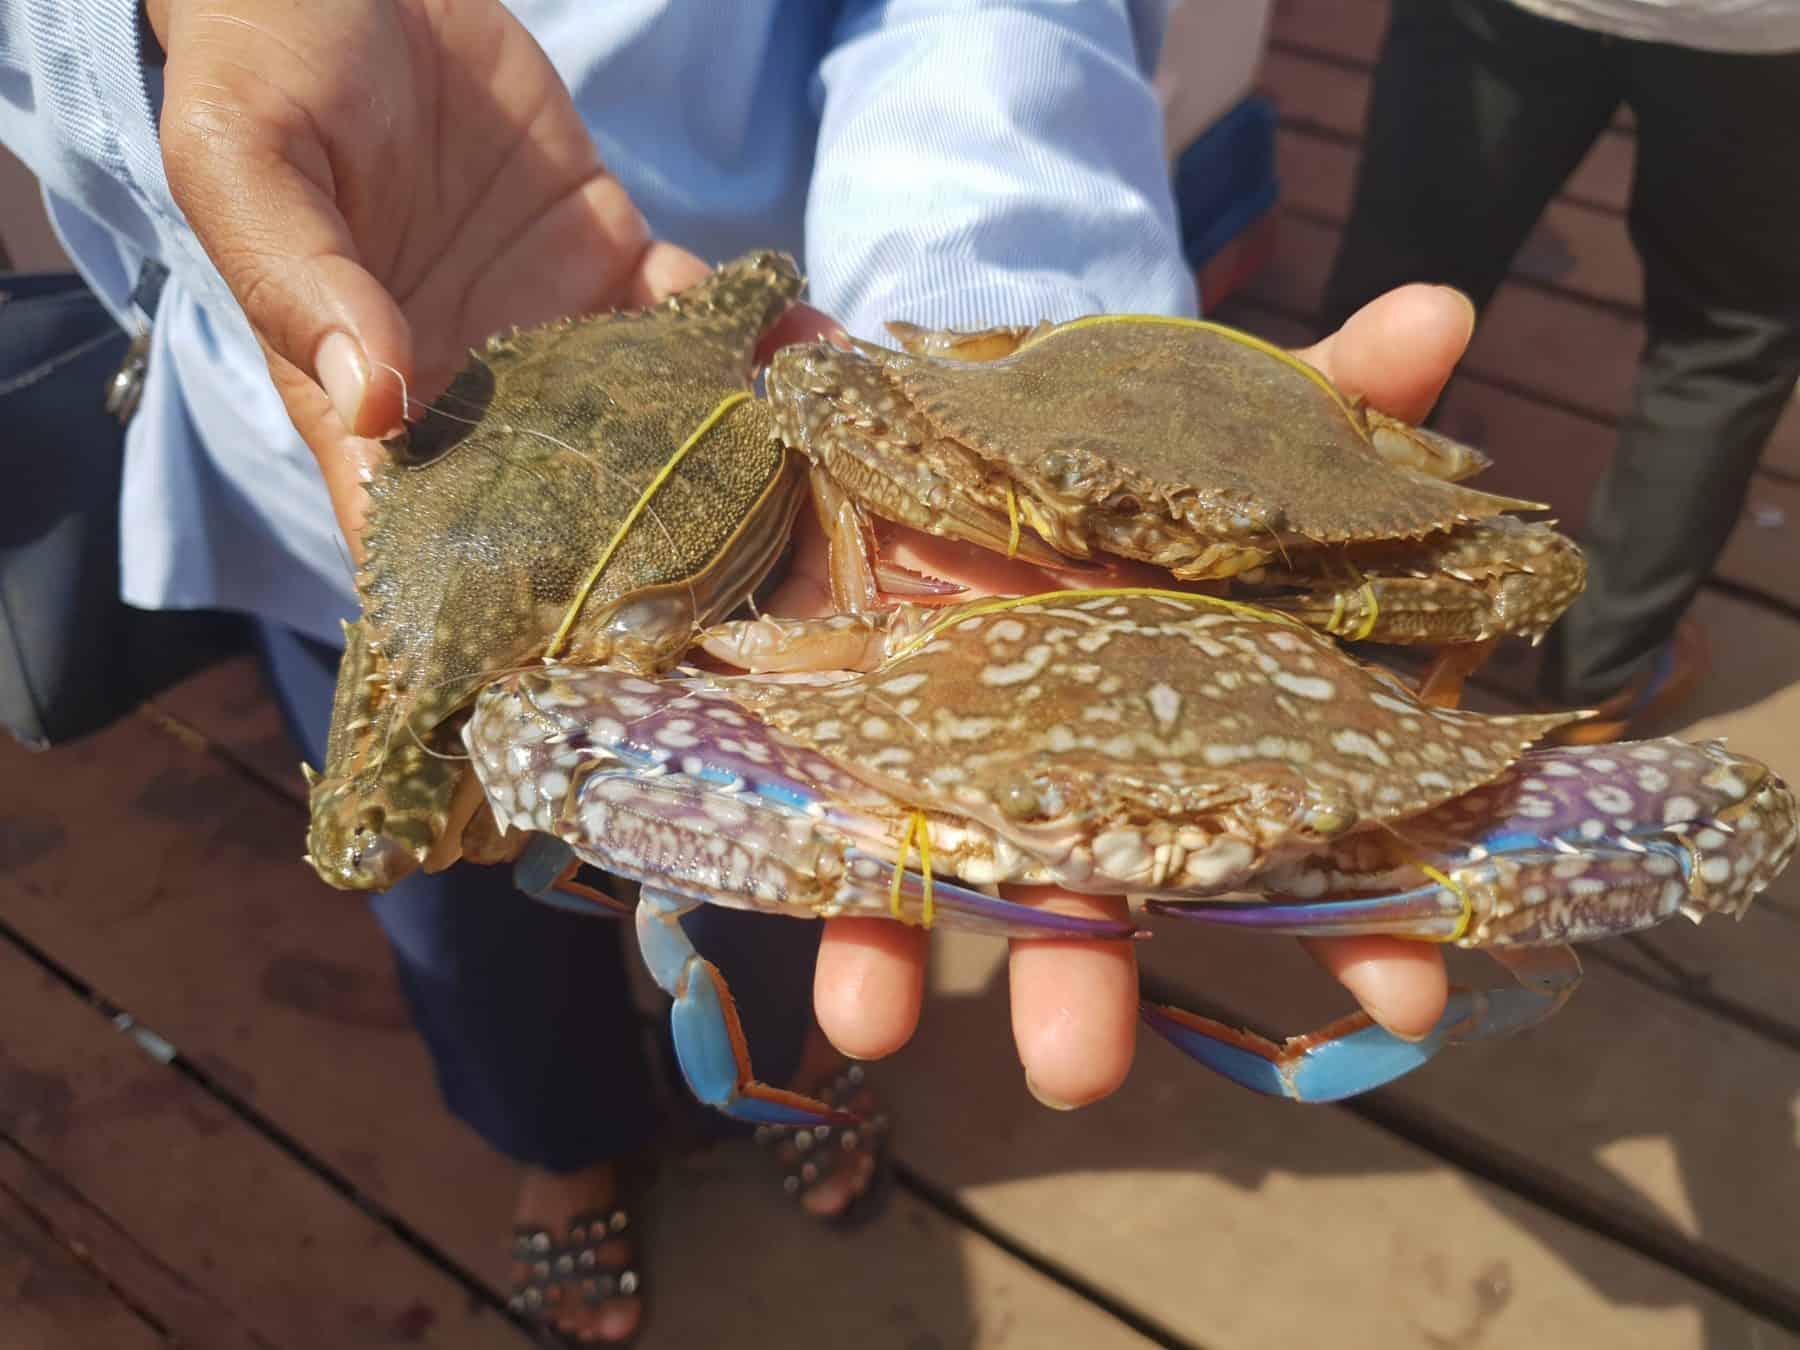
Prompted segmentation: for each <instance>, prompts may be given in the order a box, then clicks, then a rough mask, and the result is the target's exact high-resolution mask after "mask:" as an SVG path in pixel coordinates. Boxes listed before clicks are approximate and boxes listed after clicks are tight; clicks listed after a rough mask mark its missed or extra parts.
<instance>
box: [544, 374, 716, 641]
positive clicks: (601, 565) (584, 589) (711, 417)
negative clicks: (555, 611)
mask: <svg viewBox="0 0 1800 1350" xmlns="http://www.w3.org/2000/svg"><path fill="white" fill-rule="evenodd" d="M749 397H750V393H749V391H748V390H739V391H738V392H737V393H735V394H727V395H726V396H725V397H724V398H723V399H721V400H720V401H719V404H718V406H717V407H716V408H714V409H713V410H712V411H711V412H710V413H708V414H707V415H706V417H705V419H704V420H702V421H701V423H700V425H699V426H697V427H695V428H694V433H693V435H691V436H689V437H688V438H687V439H686V440H685V441H683V442H682V443H681V446H680V448H679V449H677V450H676V451H675V453H674V454H672V455H670V456H669V458H668V459H667V460H666V461H665V462H664V463H663V466H662V468H660V469H658V470H657V471H656V477H654V478H652V479H651V480H650V483H649V485H648V486H647V487H645V489H644V490H643V492H642V493H640V494H639V496H638V499H637V500H636V501H635V502H633V503H632V505H631V510H629V511H627V512H626V513H625V519H624V520H623V521H621V522H620V523H619V528H618V529H617V530H616V531H614V533H613V537H612V538H611V539H609V540H607V541H606V547H605V548H603V549H602V550H601V551H600V559H599V561H598V562H596V563H595V564H594V566H593V569H592V570H591V571H589V572H588V574H587V576H586V577H585V578H583V580H582V583H581V588H580V589H579V590H577V591H576V592H575V599H574V600H573V601H571V602H570V604H569V608H568V612H567V613H565V614H564V615H563V620H562V623H560V624H558V625H557V629H556V634H555V636H553V637H552V638H551V639H550V645H549V646H548V647H546V648H545V649H544V659H545V660H546V661H554V660H555V659H556V658H557V657H558V656H561V655H562V651H563V647H564V646H565V645H566V644H567V643H568V640H569V631H570V630H571V629H572V628H574V627H575V616H576V615H578V614H580V613H581V607H582V606H583V605H585V604H586V603H587V602H588V596H590V595H592V594H593V591H594V587H595V586H597V585H599V584H600V576H601V574H602V573H603V572H605V571H606V565H607V564H608V563H610V562H611V561H612V559H613V554H615V553H617V552H618V551H619V546H620V545H621V544H623V543H624V542H625V536H626V535H628V534H630V533H631V527H632V526H633V525H635V524H637V518H638V517H639V516H641V515H643V514H644V511H645V510H646V508H648V507H649V505H650V499H651V498H652V497H654V496H656V494H657V491H658V489H660V488H661V487H662V485H663V484H664V483H666V482H668V481H669V476H670V475H671V474H673V473H674V472H675V466H676V465H678V464H680V463H681V461H682V460H683V459H685V458H686V457H687V453H688V451H690V450H692V449H693V448H694V447H695V446H696V445H698V444H700V440H701V438H702V437H703V436H705V435H706V433H707V432H709V431H711V430H712V429H713V428H714V427H716V426H717V425H718V424H719V420H720V419H721V418H723V417H724V416H725V414H726V413H728V412H730V411H731V410H732V409H733V408H735V407H736V406H737V405H738V404H740V403H742V402H743V401H744V400H745V399H747V398H749Z"/></svg>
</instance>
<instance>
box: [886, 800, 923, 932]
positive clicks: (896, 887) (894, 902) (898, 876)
mask: <svg viewBox="0 0 1800 1350" xmlns="http://www.w3.org/2000/svg"><path fill="white" fill-rule="evenodd" d="M915 841H916V842H917V843H918V846H919V874H920V877H921V879H922V881H923V884H924V897H923V899H922V900H921V901H920V906H919V926H920V927H922V928H927V929H928V928H930V927H931V920H932V917H933V913H934V903H933V900H932V894H931V826H930V824H929V823H928V822H927V821H926V819H925V813H924V812H923V811H914V812H913V813H912V814H911V815H910V816H908V817H907V818H906V829H905V830H903V831H902V832H901V834H900V860H899V862H898V863H896V864H895V867H894V879H893V880H892V881H891V882H889V883H888V909H889V910H891V911H892V912H893V915H894V917H895V918H896V919H898V920H900V921H901V922H902V923H905V922H906V913H905V911H904V910H903V909H902V908H901V905H900V883H901V882H902V881H903V880H904V879H905V876H906V860H907V859H908V858H910V857H911V856H912V851H913V844H914V842H915Z"/></svg>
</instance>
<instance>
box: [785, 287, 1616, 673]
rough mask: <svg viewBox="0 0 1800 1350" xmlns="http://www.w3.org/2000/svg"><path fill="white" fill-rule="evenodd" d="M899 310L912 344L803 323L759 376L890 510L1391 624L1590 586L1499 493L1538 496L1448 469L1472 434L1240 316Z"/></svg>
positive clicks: (1535, 604)
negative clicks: (945, 321) (1394, 408)
mask: <svg viewBox="0 0 1800 1350" xmlns="http://www.w3.org/2000/svg"><path fill="white" fill-rule="evenodd" d="M889 328H890V331H892V332H893V333H894V334H895V335H896V337H897V338H898V339H899V340H900V341H901V343H902V345H903V347H904V348H905V350H903V351H894V350H890V349H888V348H885V347H881V346H877V345H875V344H873V343H868V342H857V343H855V344H854V350H850V351H846V350H844V349H842V348H840V347H836V346H832V345H830V344H824V343H819V344H809V345H799V346H792V347H788V348H786V349H784V350H783V351H781V352H779V353H778V354H777V355H776V356H775V358H774V360H773V362H772V364H771V367H770V371H769V376H768V388H769V394H770V398H771V400H772V402H773V403H774V406H775V414H776V420H777V423H778V425H779V426H780V428H781V432H782V435H783V436H784V437H785V438H786V439H787V441H788V442H789V443H790V444H792V445H795V446H798V447H800V448H802V449H804V450H805V451H806V452H807V454H808V456H809V457H810V458H811V460H812V462H813V464H814V465H815V468H816V470H817V472H816V473H815V480H818V479H821V478H822V479H824V480H826V487H825V489H824V490H825V491H832V490H836V491H838V492H840V493H847V494H848V495H849V496H850V497H851V498H853V499H854V500H855V502H857V503H859V504H860V505H861V506H863V507H866V508H867V509H869V510H871V511H873V512H874V513H875V514H877V515H879V516H882V517H885V518H888V519H891V520H895V521H899V522H901V523H903V524H906V525H910V526H913V527H915V528H917V529H922V530H927V531H930V532H932V533H935V534H940V535H945V536H949V537H953V538H959V539H964V540H968V541H970V542H973V543H976V544H980V545H982V546H984V547H986V548H989V549H994V550H999V551H1003V552H1006V553H1009V554H1017V555H1020V556H1023V557H1025V558H1027V559H1028V560H1030V561H1034V562H1040V563H1047V564H1054V563H1055V562H1056V561H1057V560H1058V559H1059V558H1075V559H1091V558H1094V557H1096V556H1099V555H1114V556H1118V557H1124V558H1130V559H1137V560H1140V561H1143V562H1147V563H1151V564H1155V565H1156V566H1159V567H1163V568H1166V569H1168V570H1169V571H1170V572H1172V573H1173V574H1174V575H1175V576H1176V577H1179V578H1182V579H1187V580H1225V579H1231V580H1233V581H1234V583H1235V589H1236V590H1237V591H1239V592H1243V593H1248V594H1251V595H1254V596H1255V597H1256V598H1257V601H1258V603H1259V604H1262V605H1264V606H1266V607H1269V608H1274V609H1282V610H1288V611H1290V612H1292V613H1294V614H1295V615H1297V616H1298V617H1300V618H1301V619H1303V620H1304V621H1306V622H1307V623H1309V624H1312V625H1314V626H1316V627H1319V628H1322V629H1324V630H1325V631H1327V632H1331V633H1334V634H1337V635H1340V636H1345V637H1355V638H1363V639H1370V640H1374V641H1378V642H1403V643H1412V642H1432V643H1481V642H1486V641H1488V640H1490V639H1494V638H1497V637H1500V636H1505V635H1513V634H1517V635H1522V636H1525V637H1529V638H1532V639H1536V638H1538V637H1541V636H1542V634H1543V633H1544V632H1545V630H1546V629H1548V627H1549V626H1550V624H1551V623H1552V622H1554V621H1555V619H1556V617H1557V616H1558V615H1559V614H1560V613H1561V612H1562V611H1563V609H1564V608H1566V607H1567V605H1568V604H1569V602H1570V601H1571V600H1573V599H1574V597H1575V596H1576V595H1577V594H1578V593H1579V592H1580V590H1581V587H1582V584H1583V580H1584V575H1585V572H1584V567H1583V563H1582V560H1581V555H1580V553H1579V552H1578V551H1577V549H1576V548H1575V546H1574V544H1572V543H1571V542H1570V541H1569V540H1568V539H1566V538H1564V537H1563V536H1562V535H1560V534H1558V533H1556V532H1555V531H1554V530H1553V529H1551V528H1550V527H1549V526H1548V525H1544V524H1538V523H1527V522H1525V521H1522V520H1520V519H1518V518H1517V517H1515V516H1513V515H1510V514H1508V513H1510V512H1513V511H1518V510H1542V509H1543V508H1542V507H1541V506H1540V505H1538V504H1537V503H1533V502H1526V501H1520V500H1516V499H1513V498H1508V497H1499V496H1495V495H1493V494H1490V493H1485V492H1480V491H1476V490H1474V489H1472V488H1467V487H1464V486H1462V485H1460V483H1458V482H1456V481H1455V480H1457V479H1460V478H1463V477H1466V476H1468V475H1470V474H1472V473H1475V472H1477V471H1479V470H1480V469H1481V468H1483V467H1485V466H1486V465H1487V463H1488V462H1489V461H1488V460H1487V458H1486V457H1485V456H1483V455H1482V454H1481V453H1480V452H1479V451H1476V450H1473V449H1471V448H1469V447H1467V446H1464V445H1461V444H1459V443H1457V442H1455V441H1453V440H1450V439H1449V438H1447V437H1445V436H1441V435H1439V434H1437V433H1435V432H1432V431H1429V430H1426V429H1424V428H1421V427H1415V426H1411V425H1409V424H1407V423H1405V422H1402V421H1399V420H1397V419H1395V418H1392V417H1388V416H1386V415H1385V414H1383V413H1380V412H1378V411H1376V410H1375V409H1373V408H1370V407H1368V406H1366V405H1365V404H1364V403H1362V402H1361V401H1360V400H1358V399H1353V398H1350V397H1347V396H1346V395H1344V394H1343V393H1342V392H1341V391H1340V390H1339V389H1338V388H1337V387H1336V386H1335V385H1333V384H1332V383H1331V381H1330V380H1328V379H1326V377H1325V376H1324V375H1322V374H1321V373H1320V372H1319V371H1317V370H1315V369H1314V368H1313V367H1312V366H1310V365H1308V364H1307V363H1306V362H1304V361H1302V360H1300V359H1299V358H1298V357H1295V356H1293V355H1291V354H1290V353H1288V352H1285V351H1282V350H1281V349H1279V348H1277V347H1274V346H1271V345H1270V344H1268V343H1266V342H1263V341H1262V340H1260V339H1258V338H1254V337H1252V336H1250V335H1248V334H1246V333H1242V332H1239V331H1237V330H1235V329H1231V328H1227V327H1224V326H1222V325H1219V324H1215V323H1208V322H1203V321H1197V320H1185V319H1172V318H1163V317H1158V316H1146V315H1091V316H1088V317H1086V318H1081V319H1075V320H1073V321H1071V322H1068V323H1062V324H1056V325H1050V324H1039V325H1038V326H1037V327H1035V328H1030V329H1023V328H995V329H990V330H986V331H984V332H978V333H930V332H926V331H924V330H921V329H918V328H915V327H913V326H911V325H907V324H890V325H889ZM840 510H841V508H840ZM837 523H838V525H839V530H838V537H837V538H835V539H834V576H835V577H837V578H839V582H840V584H839V587H838V590H839V595H838V599H839V607H840V608H845V609H853V608H867V607H869V602H870V597H869V596H868V595H867V594H866V593H865V594H861V595H859V594H857V593H856V592H857V589H858V581H857V577H856V570H855V568H854V566H853V565H850V566H844V567H837V566H835V565H836V564H837V559H838V555H842V554H849V553H854V552H855V551H856V541H855V540H854V538H853V537H851V536H850V530H849V528H848V526H847V525H846V524H844V523H843V522H842V521H839V522H837ZM865 590H866V588H865Z"/></svg>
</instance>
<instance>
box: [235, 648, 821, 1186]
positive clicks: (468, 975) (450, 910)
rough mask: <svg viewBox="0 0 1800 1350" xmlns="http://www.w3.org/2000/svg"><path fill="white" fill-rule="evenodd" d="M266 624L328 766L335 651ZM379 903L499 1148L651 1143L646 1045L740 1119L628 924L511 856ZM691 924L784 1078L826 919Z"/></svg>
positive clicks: (283, 695)
mask: <svg viewBox="0 0 1800 1350" xmlns="http://www.w3.org/2000/svg"><path fill="white" fill-rule="evenodd" d="M258 627H259V638H260V645H261V648H262V654H263V657H264V661H265V665H266V667H267V670H268V673H269V676H270V679H271V681H272V682H273V684H274V687H275V691H276V695H277V698H278V700H279V702H280V704H281V707H282V712H283V715H284V716H285V717H286V719H287V722H288V728H289V731H290V733H291V734H292V735H293V737H294V739H295V741H296V742H297V743H298V744H299V745H300V746H301V748H302V749H303V751H304V753H305V755H306V758H307V762H309V763H311V764H314V765H317V764H320V763H322V762H323V755H324V746H325V729H326V724H327V722H328V720H329V718H330V715H331V692H332V686H333V683H334V681H335V679H336V675H337V661H338V649H336V648H334V647H330V646H327V645H325V644H324V643H320V642H315V641H313V640H311V639H309V638H305V637H302V636H300V635H298V634H296V633H294V632H293V631H292V630H290V629H287V628H282V627H277V626H275V625H271V624H260V625H259V626H258ZM369 904H370V907H371V908H372V909H373V911H374V914H375V918H376V919H377V921H378V922H379V923H380V924H381V927H382V929H383V930H384V931H385V932H386V934H387V938H388V943H389V945H390V947H391V948H392V951H393V957H394V965H395V967H396V969H397V970H398V972H399V977H400V985H401V988H402V989H403V990H404V991H405V994H406V998H407V1000H408V1002H409V1003H410V1004H411V1006H412V1013H413V1020H414V1022H415V1023H416V1025H417V1026H418V1028H419V1031H420V1033H421V1034H422V1035H423V1036H424V1038H425V1043H426V1046H427V1047H428V1048H429V1050H430V1052H431V1058H432V1062H433V1064H434V1066H435V1068H436V1070H437V1079H438V1086H439V1089H440V1091H442V1093H443V1095H444V1099H445V1102H446V1103H447V1104H448V1105H449V1107H450V1109H451V1111H452V1112H454V1113H455V1114H456V1115H457V1116H458V1117H459V1118H461V1119H462V1120H463V1121H464V1122H465V1123H466V1124H468V1125H469V1126H470V1127H471V1128H472V1129H474V1130H475V1131H476V1133H478V1134H480V1135H481V1136H482V1138H484V1139H485V1140H486V1141H487V1142H488V1143H489V1144H490V1145H491V1146H492V1147H493V1148H495V1149H497V1150H499V1151H500V1152H501V1153H503V1154H506V1155H507V1156H509V1157H511V1158H514V1159H516V1160H517V1161H519V1162H522V1163H526V1164H529V1165H531V1166H535V1167H542V1168H547V1169H549V1170H551V1171H573V1170H575V1169H577V1168H580V1167H584V1166H587V1165H590V1164H592V1163H596V1162H600V1161H603V1160H605V1159H608V1158H615V1157H620V1156H622V1155H624V1154H627V1153H631V1152H634V1151H636V1150H638V1149H640V1148H642V1147H644V1146H645V1145H646V1144H647V1143H649V1141H650V1139H651V1136H652V1135H653V1133H654V1132H655V1130H656V1128H657V1126H658V1124H659V1113H658V1108H657V1104H656V1095H655V1092H654V1090H653V1088H654V1084H655V1081H656V1078H657V1076H658V1075H657V1074H654V1073H653V1072H652V1057H653V1056H661V1057H662V1059H663V1064H664V1068H665V1069H666V1070H667V1073H666V1074H665V1075H664V1076H665V1077H666V1078H667V1081H669V1082H671V1083H672V1084H673V1085H674V1091H675V1095H676V1099H677V1104H678V1106H679V1107H681V1108H683V1109H691V1110H692V1111H693V1113H694V1123H695V1124H696V1126H697V1127H698V1128H699V1129H700V1131H701V1132H703V1133H707V1134H724V1133H731V1132H734V1131H735V1127H734V1126H732V1125H731V1124H730V1123H729V1122H727V1121H726V1120H725V1118H724V1117H723V1116H720V1115H718V1114H717V1113H715V1112H712V1111H708V1110H703V1109H702V1108H699V1107H698V1106H696V1105H694V1104H693V1103H692V1101H691V1099H690V1098H689V1097H688V1096H687V1092H686V1088H685V1086H683V1085H682V1083H681V1080H680V1077H679V1075H677V1074H675V1072H674V1070H673V1062H672V1059H670V1058H669V1055H668V1042H667V1036H666V1030H665V1028H666V1022H665V1020H663V1019H659V1020H658V1022H657V1023H656V1024H654V1025H652V1026H649V1027H646V1026H645V1024H644V1019H643V1018H641V1017H640V1016H639V1015H638V1013H637V1011H636V1009H635V1008H634V1006H633V1004H632V1001H631V998H630V993H629V988H628V986H627V984H626V973H625V966H624V964H623V963H624V962H625V961H626V960H636V959H637V952H636V950H635V949H636V942H635V940H634V939H633V938H632V934H631V927H630V925H629V924H626V923H620V922H618V921H616V920H612V919H606V918H586V917H584V916H582V915H579V914H574V913H570V912H568V911H566V910H562V909H556V908H553V907H552V906H549V905H545V904H541V903H539V902H538V901H535V900H531V899H529V898H528V897H526V896H525V895H523V894H521V893H520V892H519V891H517V890H515V889H514V888H513V885H512V880H511V872H510V869H508V868H505V867H471V866H466V865H459V866H456V867H453V868H451V869H449V870H448V871H446V872H441V873H438V874H436V875H430V876H427V875H424V874H422V873H416V874H414V875H413V876H411V877H409V878H407V879H406V880H405V881H403V882H401V883H400V884H399V885H397V886H395V887H394V888H393V889H392V890H389V891H387V892H385V893H383V894H381V895H377V896H373V897H371V899H370V901H369ZM686 928H687V931H688V933H689V934H690V936H692V937H693V939H694V943H695V945H696V946H697V947H699V948H700V949H701V951H703V952H704V953H705V954H706V955H707V956H708V957H709V958H710V959H711V960H713V961H714V962H715V963H716V964H717V965H718V966H719V967H720V969H721V970H722V971H724V972H725V976H726V978H727V979H728V980H730V982H731V987H732V992H733V993H734V994H735V995H736V998H737V1004H738V1011H739V1013H740V1014H741V1016H742V1018H743V1023H744V1030H745V1034H746V1036H747V1037H748V1039H749V1041H750V1044H751V1047H752V1050H753V1053H754V1054H755V1056H756V1067H757V1071H758V1074H759V1076H760V1077H762V1078H763V1079H764V1080H765V1081H767V1082H772V1083H777V1084H781V1083H786V1082H788V1081H789V1080H790V1079H791V1078H792V1077H793V1075H794V1073H795V1071H796V1069H797V1067H798V1065H799V1057H800V1050H801V1046H802V1043H803V1040H804V1038H805V1035H806V1032H807V1030H808V1029H809V1028H810V1027H811V1025H812V1012H811V1008H812V978H811V977H812V966H813V957H814V954H815V952H816V950H817V944H818V938H819V925H818V924H816V923H800V922H795V921H793V920H789V919H783V918H780V917H777V916H773V915H761V914H747V913H743V912H741V911H734V910H727V909H720V908H717V907H710V906H709V907H705V908H702V909H701V910H699V911H698V912H696V913H695V914H693V915H691V916H689V918H688V920H687V922H686ZM628 948H629V950H627V949H628Z"/></svg>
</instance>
